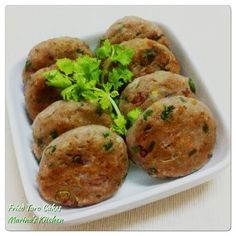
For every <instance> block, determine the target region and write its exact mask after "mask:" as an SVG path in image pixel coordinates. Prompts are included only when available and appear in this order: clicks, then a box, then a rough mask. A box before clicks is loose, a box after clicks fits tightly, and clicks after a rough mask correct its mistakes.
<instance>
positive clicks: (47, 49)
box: [23, 37, 93, 83]
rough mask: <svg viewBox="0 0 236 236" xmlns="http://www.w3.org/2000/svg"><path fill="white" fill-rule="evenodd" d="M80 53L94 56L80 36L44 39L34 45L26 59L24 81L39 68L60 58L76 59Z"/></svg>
mask: <svg viewBox="0 0 236 236" xmlns="http://www.w3.org/2000/svg"><path fill="white" fill-rule="evenodd" d="M79 54H87V55H90V56H92V55H93V52H92V51H91V50H90V49H89V47H88V45H87V44H85V43H84V42H82V41H81V40H80V39H78V38H72V37H59V38H53V39H49V40H46V41H43V42H41V43H39V44H37V45H36V46H35V47H33V48H32V49H31V50H30V52H29V55H28V57H27V60H26V64H25V67H24V70H23V81H24V83H26V82H27V81H28V80H30V76H31V74H33V73H34V72H36V71H37V70H39V69H41V68H43V67H47V66H50V65H52V64H54V63H55V62H56V59H59V58H65V57H66V58H70V59H75V58H76V57H77V56H78V55H79Z"/></svg>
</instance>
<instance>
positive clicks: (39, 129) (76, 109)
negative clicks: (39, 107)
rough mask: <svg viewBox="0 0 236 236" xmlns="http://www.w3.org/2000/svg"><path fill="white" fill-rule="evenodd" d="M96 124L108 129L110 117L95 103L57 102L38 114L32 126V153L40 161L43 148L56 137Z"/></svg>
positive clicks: (110, 121)
mask: <svg viewBox="0 0 236 236" xmlns="http://www.w3.org/2000/svg"><path fill="white" fill-rule="evenodd" d="M89 124H98V125H104V126H107V127H110V126H111V124H112V119H111V117H110V115H109V114H108V113H107V112H106V111H103V110H101V109H100V107H99V106H98V104H97V103H90V102H75V101H57V102H54V103H52V104H51V105H50V106H48V107H47V108H46V109H45V110H43V111H42V112H40V113H39V114H38V116H37V117H36V119H35V120H34V123H33V125H32V129H33V145H32V148H33V152H34V154H35V156H36V158H37V159H38V160H40V159H41V156H42V153H43V150H44V148H45V147H46V146H47V145H48V144H49V143H50V142H51V141H52V140H53V139H55V138H56V137H57V136H59V135H61V134H62V133H64V132H66V131H68V130H70V129H74V128H77V127H79V126H84V125H89Z"/></svg>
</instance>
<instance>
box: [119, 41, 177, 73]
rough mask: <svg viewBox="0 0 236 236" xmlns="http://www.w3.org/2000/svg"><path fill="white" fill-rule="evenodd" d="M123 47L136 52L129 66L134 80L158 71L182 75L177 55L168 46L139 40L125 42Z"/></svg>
mask: <svg viewBox="0 0 236 236" xmlns="http://www.w3.org/2000/svg"><path fill="white" fill-rule="evenodd" d="M122 45H123V46H125V47H127V48H133V49H134V50H135V54H134V56H133V59H132V62H131V63H130V65H129V69H130V70H131V71H132V72H133V78H137V77H140V76H143V75H146V74H151V73H153V72H155V71H158V70H164V71H170V72H173V73H176V74H179V73H180V65H179V62H178V60H177V58H176V57H175V55H174V54H173V53H172V52H171V51H170V50H169V49H168V48H167V47H166V46H164V45H162V44H160V43H158V42H156V41H153V40H150V39H142V38H137V39H132V40H129V41H125V42H123V43H122Z"/></svg>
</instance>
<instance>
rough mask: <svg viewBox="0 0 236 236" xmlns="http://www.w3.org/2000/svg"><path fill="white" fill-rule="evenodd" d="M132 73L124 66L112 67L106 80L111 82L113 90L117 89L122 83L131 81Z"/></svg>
mask: <svg viewBox="0 0 236 236" xmlns="http://www.w3.org/2000/svg"><path fill="white" fill-rule="evenodd" d="M132 76H133V73H132V72H131V71H130V70H128V69H127V68H126V67H121V66H120V67H117V68H113V69H112V71H111V72H109V75H108V81H109V82H110V83H111V84H112V86H113V88H114V90H118V89H119V88H120V87H121V86H122V85H123V84H125V83H128V82H129V81H131V78H132Z"/></svg>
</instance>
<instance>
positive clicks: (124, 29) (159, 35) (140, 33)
mask: <svg viewBox="0 0 236 236" xmlns="http://www.w3.org/2000/svg"><path fill="white" fill-rule="evenodd" d="M134 38H148V39H152V40H154V41H157V42H158V43H161V44H163V45H165V46H167V47H169V44H170V43H169V40H168V39H167V38H166V36H165V35H164V33H163V30H162V29H161V28H160V27H159V26H158V25H157V24H155V23H153V22H151V21H148V20H144V19H142V18H140V17H136V16H126V17H124V18H122V19H119V20H117V21H116V22H115V23H114V24H112V25H111V26H110V27H109V29H108V30H107V31H106V33H105V35H104V37H103V40H104V39H109V41H110V42H111V43H112V44H119V43H121V42H124V41H128V40H131V39H134Z"/></svg>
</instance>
